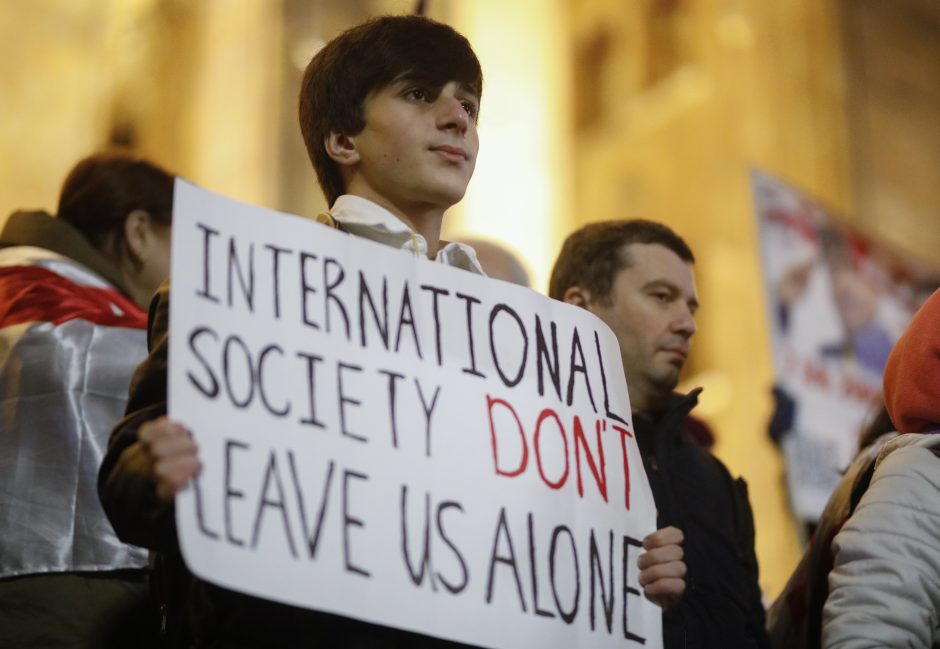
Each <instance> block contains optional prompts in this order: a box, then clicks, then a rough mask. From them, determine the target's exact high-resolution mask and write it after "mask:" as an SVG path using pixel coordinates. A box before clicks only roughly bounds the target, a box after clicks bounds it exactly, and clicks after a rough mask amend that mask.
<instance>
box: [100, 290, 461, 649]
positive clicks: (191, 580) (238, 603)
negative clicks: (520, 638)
mask: <svg viewBox="0 0 940 649" xmlns="http://www.w3.org/2000/svg"><path fill="white" fill-rule="evenodd" d="M169 321H170V316H169V284H168V283H167V282H164V284H163V285H162V286H161V287H160V289H159V291H157V294H156V295H155V296H154V299H153V302H152V303H151V305H150V317H149V321H148V332H147V333H148V337H147V342H148V347H149V349H150V354H149V356H148V357H147V359H146V360H145V361H144V362H143V363H142V364H141V365H140V367H138V368H137V372H136V374H135V375H134V379H133V381H132V382H131V387H130V397H129V400H128V403H127V415H126V416H125V418H124V419H123V420H121V422H120V423H118V425H117V426H116V427H115V429H114V431H113V432H112V434H111V440H110V443H109V445H108V453H107V455H106V456H105V459H104V462H103V463H102V466H101V470H100V472H99V474H98V493H99V495H100V496H101V502H102V504H103V505H104V509H105V512H106V513H107V515H108V518H109V519H110V520H111V523H112V525H113V526H114V529H115V530H116V531H117V533H118V536H119V537H120V538H121V539H122V540H124V541H126V542H128V543H134V544H137V545H141V546H144V547H147V548H150V549H151V550H154V551H156V552H157V565H156V573H157V577H156V580H155V582H156V586H157V589H158V591H159V592H158V593H157V597H158V598H159V599H160V600H161V601H162V603H163V610H164V615H165V617H164V626H165V635H166V644H167V645H169V646H172V647H199V648H203V647H227V648H228V647H234V648H237V647H246V648H247V647H279V648H293V647H298V648H299V647H324V648H329V649H373V648H375V649H378V648H380V647H381V648H382V649H397V648H399V647H402V648H404V647H408V648H412V647H413V648H415V649H425V648H427V649H430V648H431V647H434V648H444V647H448V648H457V647H463V646H465V645H459V644H456V643H451V642H445V641H442V640H437V639H433V638H428V637H426V636H422V635H418V634H414V633H407V632H404V631H397V630H393V629H389V628H385V627H380V626H376V625H373V624H367V623H365V622H359V621H356V620H351V619H349V618H344V617H340V616H336V615H329V614H326V613H318V612H316V611H309V610H306V609H301V608H297V607H293V606H287V605H284V604H277V603H274V602H270V601H267V600H263V599H260V598H257V597H251V596H249V595H244V594H241V593H237V592H234V591H230V590H226V589H224V588H220V587H218V586H214V585H212V584H209V583H207V582H204V581H202V580H200V579H197V578H196V577H194V576H193V575H192V574H191V573H190V572H189V570H188V569H187V568H186V565H185V564H184V563H183V559H182V557H181V555H180V549H179V545H178V542H177V536H176V522H175V518H174V516H175V514H174V510H173V505H172V503H161V502H159V501H158V500H157V497H156V492H155V489H154V485H153V483H152V481H151V480H150V479H149V477H148V473H147V471H146V464H145V460H144V455H143V453H142V450H141V447H140V444H139V442H138V438H137V431H138V429H139V428H140V426H141V425H142V424H143V423H144V422H146V421H149V420H152V419H156V418H157V417H159V416H161V415H164V414H166V409H167V406H166V403H167V353H168V350H169V332H168V326H169Z"/></svg>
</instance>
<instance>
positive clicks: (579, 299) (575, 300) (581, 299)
mask: <svg viewBox="0 0 940 649" xmlns="http://www.w3.org/2000/svg"><path fill="white" fill-rule="evenodd" d="M561 299H562V301H563V302H567V303H568V304H573V305H575V306H579V307H581V308H582V309H586V308H588V304H590V303H591V294H590V293H589V292H588V291H587V289H583V288H581V287H580V286H570V287H568V290H566V291H565V293H564V295H562V296H561Z"/></svg>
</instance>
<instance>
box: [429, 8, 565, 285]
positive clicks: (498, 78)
mask: <svg viewBox="0 0 940 649" xmlns="http://www.w3.org/2000/svg"><path fill="white" fill-rule="evenodd" d="M563 5H564V3H563V2H560V1H559V0H550V1H543V0H519V1H517V2H505V1H500V0H478V1H477V2H455V3H453V4H452V5H451V7H452V14H451V16H450V22H451V24H453V26H454V27H455V28H456V29H457V30H458V31H460V32H462V33H463V34H464V35H465V36H467V38H468V39H469V40H470V42H471V43H472V44H473V48H474V50H475V51H476V53H477V55H478V56H479V58H480V62H481V64H482V65H483V84H484V90H483V105H482V111H481V115H480V155H479V158H478V161H477V167H476V172H475V173H474V177H473V180H472V181H471V183H470V189H469V191H468V192H467V196H466V197H465V198H464V200H463V202H462V204H461V206H460V208H458V209H456V210H454V214H453V215H452V216H451V217H449V218H450V222H449V223H448V224H447V227H448V230H447V232H448V235H449V233H452V232H454V231H460V232H464V233H468V234H471V235H478V236H482V237H486V238H490V239H495V240H498V241H504V242H506V243H508V244H510V245H511V246H512V247H513V248H514V249H515V250H517V251H518V252H519V253H520V254H521V255H522V257H523V259H525V261H526V264H527V265H528V267H529V268H530V269H531V271H532V286H533V288H535V289H536V290H538V291H541V292H545V290H546V288H547V285H548V275H549V272H550V271H551V265H552V262H553V261H554V255H555V253H556V251H557V248H558V246H559V245H560V241H561V238H562V237H563V236H564V234H565V233H566V228H567V227H568V225H569V223H570V220H569V219H570V209H571V207H570V206H571V204H572V198H571V179H572V169H571V162H570V155H569V150H568V149H569V146H570V143H569V137H570V136H569V133H570V109H569V103H570V98H569V96H570V88H569V84H568V81H567V80H568V78H569V74H570V71H569V68H570V55H569V51H568V48H567V47H566V45H565V44H566V43H567V42H568V40H569V39H568V36H567V35H566V33H565V29H564V27H565V25H564V24H563V16H564V14H565V12H564V6H563Z"/></svg>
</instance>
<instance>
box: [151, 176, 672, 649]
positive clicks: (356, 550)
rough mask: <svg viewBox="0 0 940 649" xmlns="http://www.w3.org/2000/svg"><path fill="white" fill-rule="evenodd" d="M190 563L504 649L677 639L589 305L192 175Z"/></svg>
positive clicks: (175, 370)
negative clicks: (654, 585) (648, 575)
mask: <svg viewBox="0 0 940 649" xmlns="http://www.w3.org/2000/svg"><path fill="white" fill-rule="evenodd" d="M172 282H173V292H172V302H171V304H172V308H171V331H172V334H173V335H172V336H171V343H170V379H169V381H170V382H169V390H170V393H169V409H170V415H171V417H173V418H174V419H177V420H179V421H181V422H183V423H184V424H185V425H186V426H187V427H188V428H189V429H190V430H191V431H192V433H193V435H194V437H195V439H196V441H197V443H198V444H199V449H200V459H201V460H202V463H203V466H204V468H203V471H202V474H201V476H200V477H199V478H198V480H196V481H194V483H193V484H192V485H191V486H190V487H189V488H187V489H186V490H185V491H184V492H182V493H181V494H180V495H179V496H178V497H177V501H176V512H177V513H176V517H177V526H178V530H179V536H180V544H181V547H182V551H183V556H184V557H185V559H186V562H187V564H188V565H189V567H190V569H191V570H192V571H193V572H194V573H195V574H196V575H198V576H200V577H202V578H204V579H206V580H208V581H211V582H214V583H216V584H219V585H221V586H224V587H226V588H230V589H233V590H238V591H241V592H245V593H249V594H252V595H256V596H259V597H264V598H267V599H271V600H275V601H279V602H284V603H288V604H292V605H296V606H303V607H307V608H311V609H317V610H323V611H329V612H332V613H337V614H341V615H345V616H349V617H353V618H357V619H362V620H367V621H369V622H373V623H378V624H383V625H388V626H392V627H398V628H402V629H408V630H412V631H416V632H420V633H425V634H428V635H433V636H438V637H442V638H448V639H451V640H456V641H460V642H465V643H469V644H474V645H478V646H483V647H492V648H494V649H518V648H519V647H544V648H552V647H555V648H558V649H572V648H575V647H585V648H586V647H592V648H594V647H624V646H631V645H639V644H645V646H647V647H659V646H661V619H660V613H659V609H658V608H657V607H656V606H654V605H653V604H651V603H649V602H648V601H646V600H645V598H644V597H643V595H642V589H641V587H640V586H639V584H638V583H637V572H638V571H637V567H636V557H637V556H638V555H639V553H640V552H641V551H642V549H641V547H640V542H641V540H642V539H643V537H644V536H645V535H646V534H648V533H649V532H651V531H653V529H654V528H655V509H654V506H653V502H652V496H651V494H650V490H649V485H648V482H647V479H646V475H645V473H644V471H643V464H642V461H641V459H640V454H639V449H638V448H637V446H636V443H635V440H634V439H633V436H632V424H631V420H630V405H629V401H628V397H627V387H626V383H625V380H624V375H623V370H622V366H621V361H620V354H619V351H618V347H617V341H616V339H615V338H614V336H613V334H612V333H611V331H610V330H609V329H608V328H607V327H606V326H605V325H604V324H603V323H602V322H601V321H600V320H598V319H596V318H595V317H594V316H592V315H591V314H589V313H588V312H587V311H585V310H582V309H578V308H575V307H572V306H569V305H565V304H562V303H559V302H556V301H553V300H549V299H548V298H545V297H543V296H541V295H538V294H537V293H535V292H532V291H529V290H527V289H524V288H521V287H518V286H514V285H510V284H507V283H504V282H499V281H496V280H491V279H487V278H483V277H479V276H477V275H474V274H472V273H469V272H466V271H462V270H458V269H454V268H450V267H447V266H445V265H443V264H439V263H434V262H431V261H428V260H426V259H416V258H413V257H410V256H409V255H407V254H404V253H402V252H401V251H399V250H394V249H391V248H388V247H385V246H381V245H379V244H376V243H374V242H371V241H367V240H363V239H360V238H356V237H353V236H350V235H348V234H346V233H343V232H341V231H336V230H331V229H329V228H327V227H324V226H322V225H319V224H316V223H313V222H311V221H309V220H305V219H302V218H298V217H294V216H289V215H285V214H279V213H276V212H272V211H270V210H267V209H263V208H259V207H254V206H250V205H246V204H243V203H239V202H236V201H233V200H231V199H228V198H224V197H221V196H217V195H214V194H212V193H210V192H207V191H205V190H201V189H199V188H197V187H194V186H193V185H191V184H188V183H186V182H184V181H177V185H176V198H175V204H174V226H173V261H172Z"/></svg>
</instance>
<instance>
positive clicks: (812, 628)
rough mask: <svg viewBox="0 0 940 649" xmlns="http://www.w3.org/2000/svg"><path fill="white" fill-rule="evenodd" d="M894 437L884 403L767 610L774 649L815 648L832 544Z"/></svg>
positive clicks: (826, 591)
mask: <svg viewBox="0 0 940 649" xmlns="http://www.w3.org/2000/svg"><path fill="white" fill-rule="evenodd" d="M897 435H898V434H897V432H895V426H894V424H893V423H892V422H891V419H890V417H889V416H888V409H887V408H886V407H885V406H884V404H883V403H882V404H881V405H880V407H879V409H878V411H877V413H876V414H875V416H874V417H872V419H871V421H870V423H869V424H868V426H867V427H866V429H865V430H864V432H863V433H862V436H861V440H860V447H861V450H860V451H859V452H858V454H857V455H856V456H855V459H854V460H853V461H852V463H851V464H850V465H849V467H848V468H847V469H846V470H845V473H844V474H843V475H842V478H841V479H840V480H839V484H838V485H837V486H836V488H835V490H833V492H832V495H831V496H829V500H828V501H827V502H826V506H825V508H824V509H823V512H822V514H821V515H820V517H819V521H818V523H817V524H816V525H815V526H814V531H813V534H812V535H811V536H810V538H809V542H808V543H807V546H806V549H805V550H804V552H803V557H802V558H801V559H800V562H799V564H798V565H797V567H796V569H795V570H794V571H793V574H792V575H791V576H790V579H789V580H788V581H787V584H786V586H784V588H783V590H782V591H781V593H780V595H778V596H777V599H776V600H775V601H774V603H773V604H772V605H771V606H770V608H769V609H768V610H767V631H768V633H769V635H770V644H771V646H772V647H773V648H774V649H819V647H820V642H821V639H822V611H823V605H824V604H825V602H826V598H827V597H828V596H829V573H830V571H831V570H832V562H833V556H832V540H833V539H834V538H835V536H836V534H838V533H839V530H840V529H841V527H842V525H843V524H844V523H845V521H846V519H847V518H848V517H849V514H851V512H852V510H853V509H854V507H855V505H856V504H857V503H858V498H859V495H860V493H861V492H862V491H863V490H864V488H865V487H867V486H868V481H869V480H871V472H872V470H873V467H874V462H875V459H876V458H877V457H878V454H879V453H880V452H881V450H882V449H883V448H884V447H885V445H886V444H887V443H888V442H889V441H890V440H892V439H894V438H895V437H897Z"/></svg>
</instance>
